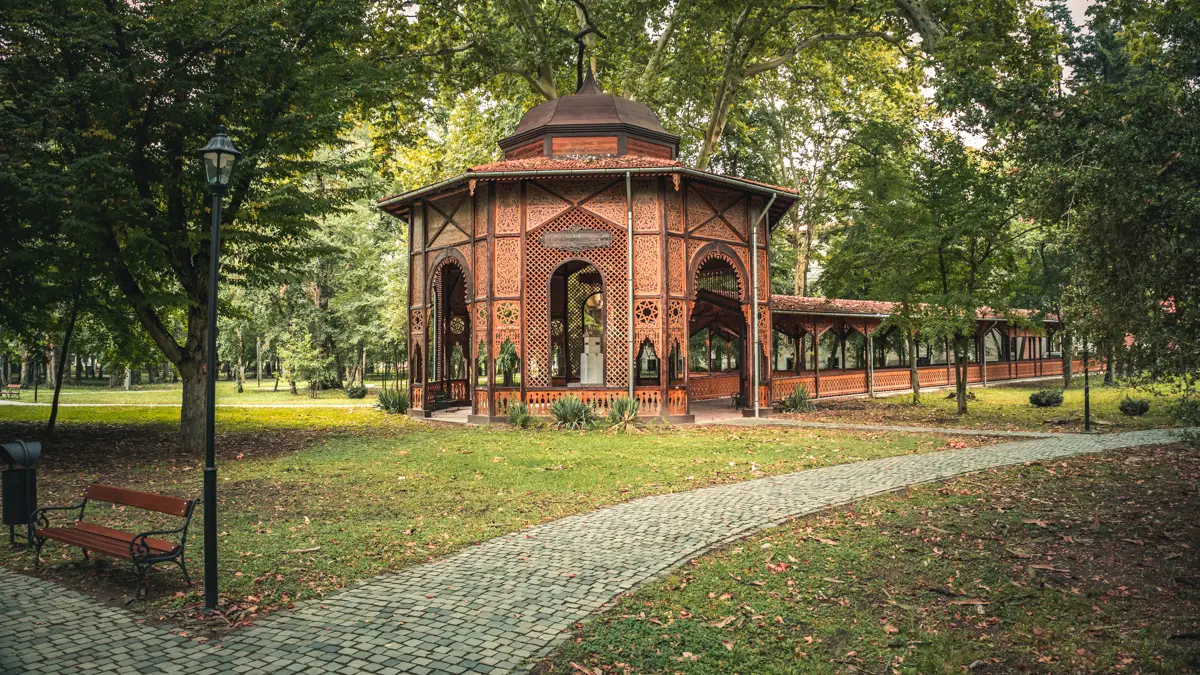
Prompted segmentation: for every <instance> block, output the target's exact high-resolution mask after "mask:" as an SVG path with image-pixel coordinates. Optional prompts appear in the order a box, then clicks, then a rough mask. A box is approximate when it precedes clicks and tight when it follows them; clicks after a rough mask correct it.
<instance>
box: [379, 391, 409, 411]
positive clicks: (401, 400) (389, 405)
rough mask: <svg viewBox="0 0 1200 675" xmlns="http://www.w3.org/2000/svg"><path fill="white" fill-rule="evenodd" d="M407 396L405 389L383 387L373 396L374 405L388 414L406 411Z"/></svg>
mask: <svg viewBox="0 0 1200 675" xmlns="http://www.w3.org/2000/svg"><path fill="white" fill-rule="evenodd" d="M408 405H409V398H408V390H406V389H383V390H380V392H379V394H378V396H377V397H376V398H375V407H376V408H377V409H379V410H382V411H383V412H385V413H388V414H397V413H398V414H404V413H407V412H408Z"/></svg>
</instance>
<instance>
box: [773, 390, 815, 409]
mask: <svg viewBox="0 0 1200 675" xmlns="http://www.w3.org/2000/svg"><path fill="white" fill-rule="evenodd" d="M815 408H816V406H814V405H813V402H812V397H810V396H809V395H808V388H807V387H805V386H804V385H802V384H800V385H796V390H795V391H793V392H792V393H791V394H789V395H788V397H787V398H785V399H783V400H782V401H780V402H779V409H780V410H782V411H783V412H788V413H798V412H812V411H813V410H814V409H815Z"/></svg>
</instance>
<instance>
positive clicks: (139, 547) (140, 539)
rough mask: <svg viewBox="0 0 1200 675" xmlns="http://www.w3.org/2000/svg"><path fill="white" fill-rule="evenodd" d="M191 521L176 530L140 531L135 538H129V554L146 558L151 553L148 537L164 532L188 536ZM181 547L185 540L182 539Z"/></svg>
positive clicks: (181, 547)
mask: <svg viewBox="0 0 1200 675" xmlns="http://www.w3.org/2000/svg"><path fill="white" fill-rule="evenodd" d="M189 524H190V519H189V522H185V523H184V524H183V526H182V527H177V528H175V529H174V530H150V531H149V532H139V533H138V534H136V535H134V537H133V539H131V540H129V555H131V556H133V557H135V558H144V557H146V556H148V555H150V547H149V546H148V545H147V544H146V539H147V538H148V537H153V536H156V535H163V534H179V535H184V536H186V534H187V529H188V525H189ZM179 548H180V549H181V550H182V549H183V541H182V540H180V542H179Z"/></svg>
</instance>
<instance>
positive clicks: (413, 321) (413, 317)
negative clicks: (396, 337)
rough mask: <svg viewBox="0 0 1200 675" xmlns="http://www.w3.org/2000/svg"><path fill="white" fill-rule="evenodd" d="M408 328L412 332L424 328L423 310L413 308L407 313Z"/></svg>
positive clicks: (417, 331) (418, 331)
mask: <svg viewBox="0 0 1200 675" xmlns="http://www.w3.org/2000/svg"><path fill="white" fill-rule="evenodd" d="M408 328H409V330H411V331H412V332H414V333H420V332H421V331H423V330H425V310H423V309H414V310H413V311H412V313H411V314H410V315H409V319H408Z"/></svg>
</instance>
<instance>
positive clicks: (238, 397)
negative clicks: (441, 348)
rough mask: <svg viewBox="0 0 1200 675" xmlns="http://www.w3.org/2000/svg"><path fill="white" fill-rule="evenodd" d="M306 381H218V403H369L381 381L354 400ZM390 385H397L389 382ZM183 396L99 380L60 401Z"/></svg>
mask: <svg viewBox="0 0 1200 675" xmlns="http://www.w3.org/2000/svg"><path fill="white" fill-rule="evenodd" d="M305 384H306V383H304V382H297V383H296V386H297V389H298V391H299V393H298V394H297V395H292V394H291V393H290V392H289V391H288V384H287V382H282V381H281V382H280V383H279V391H274V388H275V380H267V379H264V380H263V384H262V388H261V389H260V388H258V387H257V386H256V384H255V381H254V380H253V379H249V380H247V381H246V382H245V383H244V384H243V385H242V389H243V391H242V393H240V394H239V393H238V392H237V383H236V382H231V381H228V380H219V381H218V382H217V403H219V404H222V405H255V404H280V403H286V404H291V405H312V404H315V403H319V404H330V403H337V404H342V405H356V404H358V405H361V404H367V405H369V404H370V403H371V402H372V398H373V397H374V394H375V392H377V391H378V390H379V389H378V387H379V386H380V382H379V381H368V382H367V387H368V391H367V398H365V399H359V400H352V399H349V398H347V397H346V392H345V391H344V390H341V389H323V390H321V391H319V392H317V397H316V398H315V399H313V398H310V397H309V395H308V389H307V387H306V386H305ZM389 386H394V385H393V384H392V383H391V382H389ZM53 397H54V388H53V387H50V388H47V387H39V388H38V397H37V400H38V402H39V403H49V402H50V401H51V400H52V399H53ZM182 398H183V385H182V384H179V383H176V384H170V383H163V384H149V385H138V386H136V387H133V388H132V389H131V390H129V391H126V390H124V389H121V388H117V389H110V388H109V387H107V386H104V385H103V384H101V383H99V382H94V381H93V382H87V383H85V384H81V385H63V388H62V392H61V395H60V397H59V402H60V403H104V404H107V405H117V404H129V403H142V404H145V403H155V404H162V403H169V404H174V405H179V403H180V401H181V400H182ZM21 401H23V402H27V403H31V402H33V388H32V387H27V388H25V389H24V390H22V392H21Z"/></svg>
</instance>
